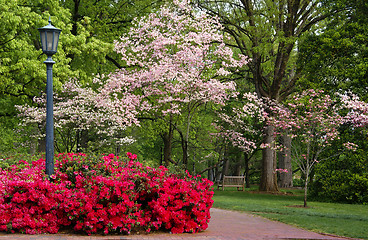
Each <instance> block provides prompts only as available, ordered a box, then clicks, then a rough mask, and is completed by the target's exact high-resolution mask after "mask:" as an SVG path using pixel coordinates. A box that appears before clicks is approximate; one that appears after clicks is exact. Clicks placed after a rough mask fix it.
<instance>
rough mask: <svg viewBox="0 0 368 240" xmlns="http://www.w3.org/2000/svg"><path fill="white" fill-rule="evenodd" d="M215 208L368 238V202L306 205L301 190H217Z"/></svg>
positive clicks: (340, 234) (338, 233) (316, 230)
mask: <svg viewBox="0 0 368 240" xmlns="http://www.w3.org/2000/svg"><path fill="white" fill-rule="evenodd" d="M214 192H215V194H214V197H213V200H214V205H213V207H216V208H222V209H231V210H236V211H245V212H250V213H253V214H256V215H260V216H263V217H266V218H268V219H272V220H277V221H280V222H284V223H287V224H291V225H294V226H297V227H301V228H304V229H307V230H311V231H314V232H319V233H327V234H334V235H339V236H345V237H351V238H362V239H368V205H352V204H339V203H325V202H312V201H310V202H308V208H303V207H300V206H301V205H302V204H303V193H302V192H301V190H293V191H289V190H288V191H287V192H285V191H284V193H285V194H283V195H273V194H267V193H257V192H255V191H249V189H248V191H245V192H241V191H236V188H234V189H231V188H229V189H225V191H221V190H214Z"/></svg>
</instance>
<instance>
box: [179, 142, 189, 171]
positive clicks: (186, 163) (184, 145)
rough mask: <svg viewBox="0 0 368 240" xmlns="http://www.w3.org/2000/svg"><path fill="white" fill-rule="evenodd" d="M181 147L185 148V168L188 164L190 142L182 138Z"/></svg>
mask: <svg viewBox="0 0 368 240" xmlns="http://www.w3.org/2000/svg"><path fill="white" fill-rule="evenodd" d="M181 149H182V150H183V165H184V166H185V168H187V167H188V166H187V165H188V142H187V140H186V139H182V141H181Z"/></svg>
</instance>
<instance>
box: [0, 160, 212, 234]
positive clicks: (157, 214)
mask: <svg viewBox="0 0 368 240" xmlns="http://www.w3.org/2000/svg"><path fill="white" fill-rule="evenodd" d="M127 156H128V160H123V159H121V158H120V159H119V157H116V156H114V155H113V154H110V155H108V156H103V157H100V158H93V157H88V156H86V155H85V154H73V153H65V154H59V155H57V156H56V158H55V174H54V175H52V176H51V180H50V181H48V180H46V175H45V173H44V169H45V160H44V159H42V158H41V159H39V160H38V161H34V162H32V164H29V163H27V162H25V161H22V162H21V163H22V166H23V167H22V168H19V167H17V166H16V165H12V166H11V167H9V168H7V169H5V170H4V169H1V168H0V216H2V218H1V219H0V231H7V232H25V233H28V234H37V233H57V232H58V231H59V229H60V228H66V227H67V228H72V229H74V231H77V232H82V233H83V232H85V233H88V234H92V233H104V234H108V233H125V234H129V233H130V232H131V231H138V230H141V229H144V230H145V231H147V232H150V231H151V230H168V231H171V232H172V233H183V232H198V231H202V230H205V229H206V228H207V226H208V225H207V224H208V222H209V219H210V212H209V210H210V208H211V207H212V203H213V200H212V196H213V192H212V191H211V189H210V187H211V186H212V182H210V181H209V180H207V179H202V178H199V177H193V176H190V175H189V174H188V175H187V176H186V177H184V178H179V177H178V176H176V175H173V174H169V173H168V170H167V169H166V168H165V167H160V168H158V169H154V168H150V167H146V166H143V165H142V164H141V163H139V162H137V161H133V160H134V159H136V157H137V156H136V155H135V154H131V153H128V154H127Z"/></svg>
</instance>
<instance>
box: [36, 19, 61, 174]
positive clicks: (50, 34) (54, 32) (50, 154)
mask: <svg viewBox="0 0 368 240" xmlns="http://www.w3.org/2000/svg"><path fill="white" fill-rule="evenodd" d="M38 31H40V35H41V45H42V51H43V53H45V54H46V55H47V59H46V61H44V63H45V64H46V68H47V82H46V174H47V175H48V176H50V175H52V174H54V120H53V118H54V112H53V105H54V104H53V92H52V88H53V86H52V66H53V65H54V63H55V62H54V61H53V60H52V58H51V56H52V55H54V54H55V53H56V52H57V45H58V42H59V36H60V32H61V30H60V29H57V28H55V27H54V26H52V25H51V18H49V25H47V26H45V27H43V28H39V29H38Z"/></svg>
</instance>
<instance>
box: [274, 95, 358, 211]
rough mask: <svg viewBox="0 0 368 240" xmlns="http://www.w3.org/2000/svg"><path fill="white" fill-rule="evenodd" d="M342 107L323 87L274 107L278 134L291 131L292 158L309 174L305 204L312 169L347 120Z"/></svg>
mask: <svg viewBox="0 0 368 240" xmlns="http://www.w3.org/2000/svg"><path fill="white" fill-rule="evenodd" d="M346 106H347V105H346ZM342 107H343V106H341V105H340V104H339V102H338V101H335V100H333V99H331V97H330V96H329V95H327V94H324V92H323V91H322V90H320V91H315V90H307V91H304V92H302V93H300V94H295V95H293V96H292V98H291V99H290V101H288V102H287V103H285V105H284V106H276V105H275V106H274V107H271V109H272V111H273V114H272V117H270V118H269V122H270V123H271V124H272V125H273V126H275V128H276V134H283V133H285V132H287V133H289V134H290V135H291V138H292V142H293V144H292V148H291V155H292V159H293V161H294V162H296V163H297V165H298V167H299V168H300V170H301V171H302V173H303V174H304V176H305V186H304V207H306V206H307V191H308V183H309V176H310V173H311V171H312V169H313V167H314V166H315V165H316V164H317V163H318V162H319V161H322V160H323V159H320V155H321V153H322V152H323V151H324V150H325V149H326V148H327V147H328V146H330V145H331V143H332V141H334V140H335V139H338V138H339V131H338V128H339V126H341V125H342V124H344V123H345V122H346V118H345V117H344V116H342V115H340V110H341V109H342ZM345 147H347V148H348V149H352V148H353V147H354V144H352V143H346V144H345Z"/></svg>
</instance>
